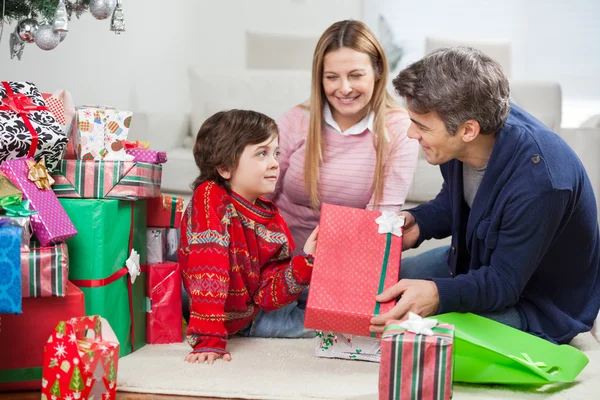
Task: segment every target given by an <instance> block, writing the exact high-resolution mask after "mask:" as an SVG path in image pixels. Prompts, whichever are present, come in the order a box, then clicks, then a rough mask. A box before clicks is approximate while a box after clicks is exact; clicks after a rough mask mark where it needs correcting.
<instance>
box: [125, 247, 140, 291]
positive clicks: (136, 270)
mask: <svg viewBox="0 0 600 400" xmlns="http://www.w3.org/2000/svg"><path fill="white" fill-rule="evenodd" d="M125 266H126V267H127V271H129V277H130V279H131V284H132V285H133V284H134V283H135V278H137V277H138V276H140V274H141V273H142V269H141V268H140V255H139V254H138V252H137V251H135V250H133V249H131V255H130V256H129V258H128V259H127V260H126V261H125Z"/></svg>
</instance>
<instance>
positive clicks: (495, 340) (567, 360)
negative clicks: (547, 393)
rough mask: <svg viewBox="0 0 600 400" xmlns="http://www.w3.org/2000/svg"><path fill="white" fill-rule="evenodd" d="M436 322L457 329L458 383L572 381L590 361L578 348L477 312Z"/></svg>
mask: <svg viewBox="0 0 600 400" xmlns="http://www.w3.org/2000/svg"><path fill="white" fill-rule="evenodd" d="M433 318H435V319H437V320H438V322H439V323H444V324H452V325H454V326H455V332H454V379H453V380H454V382H470V383H501V384H523V385H545V384H548V383H552V382H572V381H573V380H574V379H575V378H576V377H577V375H579V373H580V372H581V371H582V370H583V368H584V367H585V366H586V365H587V363H588V361H589V360H588V358H587V357H586V355H585V354H583V353H582V352H581V351H579V350H578V349H576V348H575V347H572V346H569V345H560V346H559V345H556V344H554V343H551V342H548V341H547V340H544V339H541V338H539V337H537V336H533V335H531V334H529V333H525V332H522V331H519V330H517V329H514V328H511V327H509V326H507V325H504V324H501V323H499V322H496V321H492V320H490V319H487V318H483V317H480V316H478V315H475V314H470V313H467V314H460V313H448V314H442V315H436V316H435V317H433Z"/></svg>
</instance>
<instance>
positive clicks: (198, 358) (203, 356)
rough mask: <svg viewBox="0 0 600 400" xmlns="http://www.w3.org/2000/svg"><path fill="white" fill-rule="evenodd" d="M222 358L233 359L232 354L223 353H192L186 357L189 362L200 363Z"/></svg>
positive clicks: (210, 362)
mask: <svg viewBox="0 0 600 400" xmlns="http://www.w3.org/2000/svg"><path fill="white" fill-rule="evenodd" d="M219 358H222V359H223V360H225V361H231V354H229V353H226V354H221V353H190V354H188V355H187V356H186V357H185V361H187V362H189V363H192V364H193V363H198V364H204V362H205V361H206V362H207V363H208V364H212V363H214V362H215V360H218V359H219Z"/></svg>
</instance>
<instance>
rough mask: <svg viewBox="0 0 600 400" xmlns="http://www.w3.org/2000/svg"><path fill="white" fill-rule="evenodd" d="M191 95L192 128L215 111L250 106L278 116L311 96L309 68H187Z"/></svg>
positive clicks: (273, 116)
mask: <svg viewBox="0 0 600 400" xmlns="http://www.w3.org/2000/svg"><path fill="white" fill-rule="evenodd" d="M189 75H190V87H191V97H192V116H191V123H192V126H191V131H192V132H197V131H198V128H200V125H202V122H204V120H206V118H208V117H210V116H211V115H213V114H214V113H215V112H217V111H221V110H228V109H232V108H241V109H252V110H255V111H259V112H262V113H264V114H267V115H268V116H270V117H271V118H274V119H277V118H279V117H280V116H281V115H282V114H283V113H284V112H285V111H287V110H288V109H290V108H292V107H293V106H295V105H297V104H299V103H302V102H304V101H306V100H307V99H308V97H309V95H310V82H311V74H310V71H294V70H229V71H226V70H224V71H207V70H204V69H203V68H201V67H191V68H190V70H189Z"/></svg>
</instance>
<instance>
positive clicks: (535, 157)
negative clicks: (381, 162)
mask: <svg viewBox="0 0 600 400" xmlns="http://www.w3.org/2000/svg"><path fill="white" fill-rule="evenodd" d="M393 83H394V87H395V89H396V91H397V92H398V94H399V95H401V96H402V97H404V98H405V100H406V103H407V106H408V112H409V115H410V117H411V120H412V125H411V128H410V129H409V137H411V138H414V139H416V140H418V141H419V143H420V144H421V147H422V148H423V151H424V152H425V156H426V159H427V161H428V162H429V163H430V164H433V165H440V169H441V172H442V175H443V177H444V184H443V186H442V189H441V191H440V193H439V194H438V195H437V197H436V198H435V199H433V200H432V201H430V202H429V203H427V204H423V205H421V206H418V207H416V208H414V209H411V210H408V211H403V212H401V214H402V215H404V216H405V218H406V222H405V232H404V245H403V246H404V249H409V248H413V247H417V246H419V245H420V244H421V243H422V242H423V241H424V240H428V239H431V238H436V239H441V238H444V237H448V236H452V241H451V245H450V246H447V247H442V248H438V249H434V250H431V251H428V252H425V253H423V254H421V255H418V256H414V257H410V258H406V259H405V260H403V261H402V266H401V278H402V279H401V280H400V281H399V282H398V283H397V284H396V285H395V286H393V287H391V288H389V289H388V290H386V291H385V292H384V293H382V294H381V295H380V296H378V297H377V300H378V301H380V302H386V301H390V300H391V299H394V298H397V297H400V299H399V301H398V303H397V304H396V306H395V307H394V308H393V309H392V311H390V312H388V313H386V314H383V315H380V316H377V317H374V318H373V319H372V320H371V323H372V327H371V330H373V331H378V332H380V331H381V330H382V329H383V326H384V324H385V322H386V321H387V320H389V319H404V318H406V316H407V313H408V311H412V312H415V313H417V314H419V315H421V316H429V315H433V314H441V313H446V312H452V311H457V312H473V313H476V314H479V315H482V316H485V317H487V318H491V319H494V320H496V321H499V322H502V323H504V324H507V325H510V326H512V327H514V328H517V329H520V330H523V331H526V332H530V333H532V334H534V335H537V336H539V337H542V338H545V339H547V340H550V341H552V342H555V343H567V342H569V341H570V340H571V339H572V338H573V337H574V336H576V335H577V334H578V333H580V332H585V331H589V330H590V329H591V328H592V325H593V321H594V319H595V318H596V316H597V315H598V309H599V308H600V275H599V273H598V268H599V263H600V240H599V233H598V222H597V219H598V218H597V210H596V202H595V198H594V193H593V190H592V186H591V184H590V181H589V179H588V176H587V174H586V172H585V169H584V168H583V165H582V164H581V161H580V160H579V159H578V158H577V156H576V155H575V153H574V152H573V151H572V150H571V149H570V148H569V146H568V145H567V144H566V143H565V142H564V141H563V140H562V139H561V138H560V137H559V136H558V135H556V134H555V133H553V132H551V131H550V130H548V128H546V127H545V126H544V125H542V124H541V123H540V122H539V121H537V120H536V119H535V118H533V117H532V116H531V115H530V114H528V113H527V112H525V111H523V110H522V109H520V108H519V107H517V106H515V105H512V104H510V103H509V84H508V79H507V77H506V75H505V74H504V72H503V70H502V68H501V67H500V65H499V64H498V63H497V62H496V61H494V60H492V59H491V58H489V57H487V56H486V55H485V54H483V53H482V52H480V51H478V50H475V49H472V48H467V47H457V48H451V49H441V50H438V51H436V52H434V53H431V54H430V55H428V56H426V57H425V58H423V59H422V60H420V61H417V62H416V63H414V64H412V65H410V66H408V67H407V68H406V69H405V70H403V71H401V72H400V74H399V75H398V77H396V79H394V81H393ZM417 184H418V182H417Z"/></svg>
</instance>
